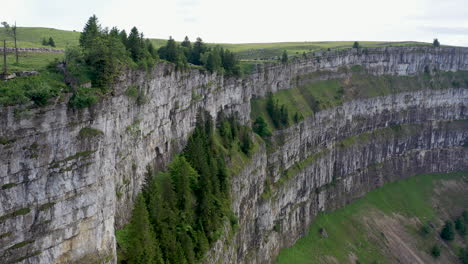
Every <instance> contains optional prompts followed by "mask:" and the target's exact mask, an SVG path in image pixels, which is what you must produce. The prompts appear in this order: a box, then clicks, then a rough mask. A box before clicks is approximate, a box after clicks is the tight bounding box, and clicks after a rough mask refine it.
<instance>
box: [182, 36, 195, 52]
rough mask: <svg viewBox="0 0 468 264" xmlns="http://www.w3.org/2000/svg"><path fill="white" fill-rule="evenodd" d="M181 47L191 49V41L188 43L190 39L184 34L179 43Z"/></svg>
mask: <svg viewBox="0 0 468 264" xmlns="http://www.w3.org/2000/svg"><path fill="white" fill-rule="evenodd" d="M180 45H181V46H182V47H184V48H187V49H191V48H192V43H190V40H189V38H188V37H187V36H185V38H184V41H182V43H181V44H180Z"/></svg>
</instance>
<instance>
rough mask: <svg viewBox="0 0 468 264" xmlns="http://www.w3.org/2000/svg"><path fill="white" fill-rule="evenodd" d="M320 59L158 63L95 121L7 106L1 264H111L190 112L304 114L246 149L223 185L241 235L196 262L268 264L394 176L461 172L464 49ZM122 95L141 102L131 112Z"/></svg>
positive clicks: (60, 103)
mask: <svg viewBox="0 0 468 264" xmlns="http://www.w3.org/2000/svg"><path fill="white" fill-rule="evenodd" d="M315 55H316V56H314V57H309V58H307V59H305V58H302V59H295V60H293V61H290V62H288V63H286V64H271V65H268V64H267V65H259V66H258V67H257V68H256V70H255V71H254V73H252V74H250V75H246V76H244V77H242V78H235V77H223V76H222V75H217V74H216V73H213V74H212V73H208V72H206V71H202V70H197V69H191V70H187V71H178V70H176V69H175V67H174V66H173V65H172V64H168V63H160V64H158V65H156V66H155V67H154V68H153V69H151V70H150V71H147V72H145V71H137V70H134V71H128V72H126V73H125V74H122V76H121V77H120V80H119V83H118V84H117V85H116V86H115V87H114V88H113V89H114V92H113V95H112V96H109V97H105V98H104V99H103V100H101V101H100V102H99V103H98V104H97V105H94V106H91V107H89V108H84V109H79V110H76V109H70V108H69V107H68V106H67V100H66V99H67V97H66V96H69V95H65V98H64V99H63V100H57V101H56V102H55V103H54V104H53V105H48V106H44V107H36V108H32V109H30V110H29V111H30V112H29V114H28V115H27V116H25V117H21V118H18V114H17V113H18V112H19V110H18V109H19V107H18V106H5V107H1V108H0V132H1V133H0V134H1V135H2V138H3V139H4V140H3V141H2V142H1V144H0V256H1V259H0V262H1V263H14V262H20V263H115V261H116V260H117V246H116V237H115V230H116V229H120V228H122V227H124V226H125V224H126V223H128V221H129V219H130V217H131V212H132V208H133V202H134V201H135V199H136V196H137V194H138V193H139V192H140V190H141V188H142V186H143V185H144V181H145V172H146V171H147V168H151V169H152V170H153V171H158V170H161V169H162V168H164V166H165V165H166V164H167V163H168V162H169V161H170V160H171V158H172V157H173V156H174V155H176V154H177V153H179V152H180V151H181V150H182V149H183V148H184V146H185V145H186V143H187V139H188V137H189V136H190V135H191V133H192V132H193V130H194V128H195V125H196V122H195V121H196V116H197V113H198V112H199V109H204V110H206V111H208V112H209V113H210V115H211V116H212V117H216V116H217V115H218V113H219V112H220V111H223V112H224V113H226V114H232V115H236V116H237V117H238V119H239V120H240V122H241V123H242V124H244V125H247V126H250V125H251V124H252V123H253V122H254V121H255V120H256V118H257V117H259V116H261V115H262V113H263V112H264V111H265V108H264V107H265V101H266V100H267V98H268V97H269V96H273V97H274V98H278V99H279V103H281V102H295V103H294V106H293V108H295V109H296V111H297V112H300V117H297V118H296V122H292V123H291V124H289V125H288V126H284V127H282V128H279V129H271V130H272V131H271V132H272V135H271V136H270V137H269V139H268V140H263V139H262V138H260V137H258V136H254V141H255V144H256V145H257V147H256V148H254V152H253V153H252V154H251V157H250V158H249V159H248V160H246V161H245V162H244V163H243V164H241V166H239V168H238V169H237V170H236V172H237V173H236V174H235V175H232V176H231V179H230V181H231V182H230V187H231V190H230V193H231V197H232V198H231V199H232V201H231V207H232V208H231V209H232V211H233V212H234V214H235V216H236V218H237V226H238V227H237V228H236V229H235V230H233V231H232V232H231V231H229V230H226V231H225V233H224V235H221V236H220V238H219V240H218V241H217V242H216V243H214V244H213V245H212V247H211V249H210V250H209V252H208V253H207V255H206V257H205V258H204V262H205V263H271V262H273V261H274V260H275V258H276V256H277V255H278V254H279V251H280V249H282V248H285V247H290V246H292V245H293V244H294V242H295V241H296V240H297V239H298V238H300V237H301V236H303V235H304V234H305V233H306V231H307V228H308V226H309V225H310V224H311V223H313V221H314V218H315V217H316V216H317V215H318V213H319V212H327V211H331V210H333V209H336V208H339V207H342V206H344V205H346V204H348V203H350V202H351V201H353V200H356V199H357V198H360V197H362V196H363V195H364V194H366V193H367V192H369V191H370V190H373V189H375V188H377V187H380V186H383V185H385V184H386V183H388V182H391V181H395V180H398V179H402V178H406V177H411V176H413V175H416V174H421V173H432V172H451V171H462V170H468V148H466V144H467V143H468V122H466V120H467V119H468V77H467V76H468V49H467V48H433V47H387V48H369V49H365V50H356V49H352V50H349V51H339V52H337V51H331V52H323V53H320V54H315ZM324 83H327V84H330V85H331V87H335V88H336V89H335V88H334V89H335V90H333V89H332V90H323V91H322V90H320V89H321V88H320V85H321V84H324ZM333 84H336V85H335V86H333ZM130 86H138V87H141V88H142V89H144V90H145V93H146V97H147V99H148V101H147V102H146V103H145V104H136V103H135V100H134V99H133V98H130V97H128V96H127V95H126V94H125V91H126V90H127V88H128V87H130ZM314 89H315V90H314ZM328 93H332V94H328ZM291 98H292V99H291ZM288 100H289V101H288ZM291 114H294V113H291ZM267 119H268V118H267ZM267 121H268V122H271V120H267ZM83 129H93V131H99V133H95V134H94V136H90V137H83V136H82V135H83V131H84V130H83ZM80 132H81V133H80ZM267 141H268V142H267ZM228 162H229V161H228ZM279 227H281V228H279ZM229 228H230V227H226V229H229Z"/></svg>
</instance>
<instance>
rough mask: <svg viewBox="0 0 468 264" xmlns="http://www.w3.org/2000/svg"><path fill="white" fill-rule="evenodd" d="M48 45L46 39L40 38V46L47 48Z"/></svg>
mask: <svg viewBox="0 0 468 264" xmlns="http://www.w3.org/2000/svg"><path fill="white" fill-rule="evenodd" d="M48 45H49V41H47V39H46V38H42V46H48Z"/></svg>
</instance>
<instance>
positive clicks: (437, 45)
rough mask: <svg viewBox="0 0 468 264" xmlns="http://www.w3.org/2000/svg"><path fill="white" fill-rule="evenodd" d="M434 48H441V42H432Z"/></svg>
mask: <svg viewBox="0 0 468 264" xmlns="http://www.w3.org/2000/svg"><path fill="white" fill-rule="evenodd" d="M432 46H434V47H436V48H438V47H440V43H439V40H438V39H436V38H435V39H434V41H433V42H432Z"/></svg>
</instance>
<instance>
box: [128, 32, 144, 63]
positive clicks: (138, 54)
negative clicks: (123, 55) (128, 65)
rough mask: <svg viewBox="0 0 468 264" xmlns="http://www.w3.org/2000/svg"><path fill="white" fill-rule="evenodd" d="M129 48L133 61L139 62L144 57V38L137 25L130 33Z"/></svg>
mask: <svg viewBox="0 0 468 264" xmlns="http://www.w3.org/2000/svg"><path fill="white" fill-rule="evenodd" d="M127 48H128V50H129V51H130V56H131V57H132V59H133V61H135V62H137V61H139V60H141V59H142V58H143V56H144V53H143V49H142V39H141V38H140V33H139V32H138V29H137V28H136V27H133V28H132V30H131V31H130V34H129V35H128V40H127Z"/></svg>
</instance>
